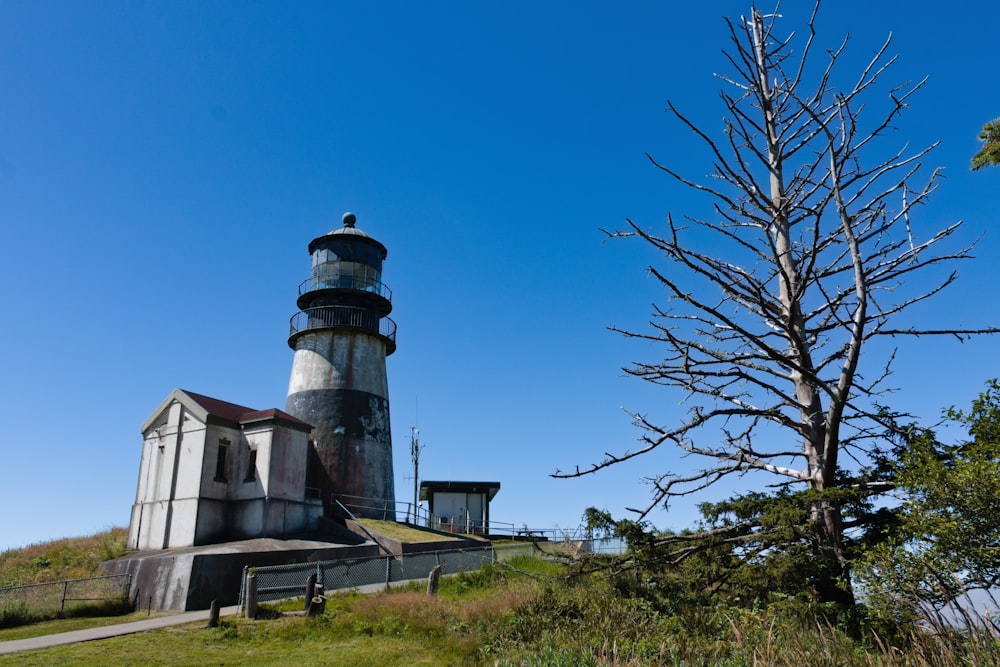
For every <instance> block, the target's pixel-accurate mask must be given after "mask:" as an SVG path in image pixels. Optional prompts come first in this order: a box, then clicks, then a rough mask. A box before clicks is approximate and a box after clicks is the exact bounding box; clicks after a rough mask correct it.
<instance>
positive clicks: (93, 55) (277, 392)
mask: <svg viewBox="0 0 1000 667" xmlns="http://www.w3.org/2000/svg"><path fill="white" fill-rule="evenodd" d="M807 4H808V3H805V2H802V3H800V2H795V3H791V2H788V3H786V5H787V6H786V7H784V8H783V11H784V12H785V13H786V15H787V19H786V20H787V23H786V26H787V28H788V29H792V28H793V27H797V26H799V24H800V23H799V19H800V18H801V13H802V12H803V11H804V6H805V5H807ZM793 5H794V6H793ZM747 9H748V4H746V3H744V2H731V1H729V0H726V1H722V2H701V3H697V2H694V3H668V2H655V3H654V2H642V3H611V2H608V3H597V2H577V3H518V2H515V3H480V2H469V3H435V2H421V3H415V2H398V3H367V2H364V3H363V2H351V3H346V2H329V3H314V4H309V3H293V4H291V5H290V6H289V7H281V6H279V3H259V2H229V3H226V2H213V3H203V2H180V1H178V2H152V1H142V0H134V1H132V2H4V3H2V4H0V229H2V233H3V242H2V243H0V281H2V284H3V289H2V291H0V312H2V316H3V326H2V327H0V405H2V406H3V409H4V413H5V418H4V420H3V429H2V432H0V455H2V456H0V549H3V548H8V547H13V546H21V545H24V544H27V543H31V542H35V541H39V540H44V539H48V538H54V537H62V536H68V535H78V534H85V533H89V532H93V531H96V530H100V529H103V528H107V527H110V526H121V525H127V522H128V517H129V511H130V507H131V504H132V502H133V501H134V497H135V488H136V478H137V473H138V467H139V456H140V446H141V438H140V434H139V425H140V424H141V423H142V422H143V420H144V419H145V418H146V417H147V416H149V414H150V412H151V411H152V410H153V409H154V408H155V407H156V406H157V405H158V403H159V402H160V401H161V400H162V399H163V398H164V397H165V396H166V395H167V393H168V392H170V391H171V390H172V389H173V388H175V387H181V388H185V389H190V390H192V391H196V392H199V393H203V394H208V395H211V396H215V397H218V398H221V399H224V400H228V401H232V402H235V403H241V404H244V405H248V406H251V407H254V408H260V409H264V408H269V407H279V408H283V407H284V404H285V392H286V389H287V383H288V376H289V372H290V369H291V362H292V352H291V351H290V350H289V349H288V347H287V344H286V336H287V332H288V318H289V317H290V316H291V315H292V314H293V313H294V312H295V296H296V287H297V285H298V284H299V282H300V281H301V280H302V279H304V278H305V277H306V275H307V271H308V266H309V258H308V254H307V249H306V246H307V244H308V243H309V241H310V240H311V239H312V238H314V237H316V236H319V235H321V234H323V233H325V232H327V231H329V230H331V229H333V228H335V227H337V226H339V225H340V216H341V214H342V213H343V212H344V211H347V210H351V211H354V212H355V213H356V214H357V216H358V226H359V227H360V228H362V229H364V230H365V231H366V232H368V233H370V234H371V235H373V236H374V237H375V238H377V239H379V240H380V241H382V242H383V243H384V244H385V245H386V246H387V247H388V248H389V257H388V260H387V262H386V264H385V273H384V277H385V280H386V282H387V284H388V285H389V286H390V287H391V288H392V290H393V295H394V307H395V310H394V312H393V315H392V316H393V318H394V319H395V320H396V322H397V323H398V325H399V335H398V342H399V349H398V351H397V352H396V354H394V355H393V356H392V357H390V358H389V362H388V370H389V384H390V401H391V409H392V424H393V427H392V430H393V440H394V448H395V462H396V481H397V496H398V498H400V499H407V498H409V497H410V496H411V493H412V491H411V489H412V481H411V480H408V479H407V477H408V476H409V474H410V472H409V456H408V444H409V428H410V426H411V425H412V424H414V423H415V422H416V423H418V425H419V426H420V428H421V430H422V439H423V442H424V444H425V445H426V449H425V450H424V454H423V457H422V460H421V473H422V475H421V476H422V477H423V478H425V479H458V480H463V479H465V480H499V481H500V482H501V483H502V485H503V488H502V489H501V491H500V493H499V495H498V496H497V498H496V500H495V501H494V505H493V512H492V513H493V518H494V519H497V520H500V521H506V522H511V523H516V524H518V525H521V524H528V525H529V526H533V527H534V526H539V527H541V526H555V525H558V526H561V527H564V528H573V527H575V526H576V525H577V524H578V522H579V519H580V516H581V514H582V511H583V509H584V508H585V507H587V506H589V505H596V506H599V507H603V508H606V509H608V510H610V511H612V512H613V513H615V514H617V515H624V514H625V511H624V508H625V507H627V506H633V507H635V506H642V505H644V504H645V502H646V501H647V499H648V488H647V487H645V486H644V485H643V484H642V482H641V480H642V478H643V477H644V476H646V475H648V474H651V473H653V472H658V471H659V472H662V471H666V470H668V469H671V467H674V466H678V465H681V464H682V463H681V462H678V460H677V457H676V454H675V453H674V452H672V451H663V452H658V453H656V454H654V455H652V456H649V457H647V458H646V459H643V460H639V461H636V462H634V463H632V464H630V465H626V466H622V467H621V469H619V470H614V471H609V472H607V473H605V474H602V475H599V476H597V477H594V478H588V479H583V480H554V479H551V478H550V477H549V473H551V472H553V471H554V470H555V469H557V468H563V469H567V468H571V467H573V466H574V465H576V464H581V465H583V464H587V463H590V462H593V461H595V460H598V459H600V458H601V457H602V456H603V453H604V452H605V451H623V450H625V449H628V448H631V447H634V446H635V439H636V438H637V436H638V435H639V433H638V432H637V431H636V430H635V429H634V428H633V427H632V426H631V425H630V422H629V419H628V417H627V416H626V415H625V414H624V413H623V412H622V411H621V406H626V407H629V408H631V409H633V410H637V411H640V412H645V413H648V414H650V415H651V416H655V418H656V419H657V420H659V421H663V422H669V421H670V420H671V419H673V418H675V416H676V417H677V418H679V417H680V415H681V414H682V412H681V409H680V408H679V407H678V399H679V398H680V397H679V396H677V395H674V394H671V393H669V392H668V391H665V390H656V389H655V388H652V387H646V386H643V384H642V383H641V382H640V381H638V380H634V379H628V378H626V377H624V375H623V373H622V372H621V370H620V369H621V367H622V366H626V365H628V364H629V363H630V361H632V360H638V359H645V360H653V359H656V358H657V356H656V355H657V350H656V349H655V348H654V347H651V346H648V345H643V344H640V343H636V342H632V341H627V340H623V339H622V338H620V337H619V336H617V335H616V334H614V333H612V332H610V331H608V330H607V327H609V326H613V325H614V326H620V327H626V328H635V329H642V328H644V327H645V326H646V322H647V320H648V315H649V313H650V304H651V303H653V302H654V301H660V302H662V299H661V296H662V295H661V294H660V293H659V292H658V290H657V288H656V286H655V285H654V284H653V283H652V280H651V279H650V278H649V277H647V275H646V274H645V272H644V269H645V267H646V266H647V265H648V264H650V263H651V262H657V259H656V258H655V256H653V255H652V254H651V253H650V252H649V251H648V250H647V249H646V248H644V247H642V246H641V245H639V244H638V243H629V242H611V243H603V242H602V238H603V237H602V235H601V233H600V232H599V231H598V230H599V228H602V227H603V228H614V227H617V226H620V225H622V224H623V221H624V218H625V217H626V216H629V217H631V218H632V219H634V220H636V221H638V222H639V223H640V224H642V225H644V226H649V227H655V226H658V225H662V223H663V221H664V219H665V216H666V214H667V213H668V212H671V211H672V212H673V213H675V214H679V215H680V214H685V213H699V212H703V211H704V206H705V201H704V200H703V199H701V198H698V197H695V196H693V195H692V193H690V192H687V191H685V190H683V189H681V188H679V187H678V186H677V185H676V184H675V183H673V182H671V181H670V180H669V179H668V178H667V177H666V176H665V175H663V174H661V173H659V172H657V171H656V170H655V169H654V168H653V167H651V166H650V165H649V163H648V162H647V160H646V158H645V157H644V153H645V152H647V151H648V152H650V153H652V154H653V155H655V156H656V157H657V158H658V159H659V160H661V161H663V162H667V163H669V164H671V165H674V166H677V167H679V168H681V169H684V168H685V167H689V168H690V169H693V170H695V171H696V172H697V169H698V168H700V167H699V165H702V164H703V161H702V160H701V158H700V157H699V154H698V152H697V151H698V145H697V144H696V143H695V142H694V141H693V140H692V139H691V137H690V135H689V134H688V133H687V132H685V131H684V129H683V128H682V127H680V126H679V125H678V124H677V123H676V122H672V121H671V119H670V118H669V117H668V116H667V115H666V114H665V113H663V108H664V106H665V103H666V100H667V99H670V100H672V101H673V102H674V103H676V104H677V105H678V106H680V107H681V108H682V109H684V110H685V111H686V112H688V113H689V114H690V115H691V116H692V117H694V118H696V119H697V120H698V121H699V122H701V123H702V124H703V125H704V126H705V127H706V129H709V130H711V131H717V130H718V129H719V126H720V123H719V121H720V119H721V117H722V110H721V107H720V104H719V101H718V97H717V95H716V92H717V90H718V89H719V88H720V86H721V85H722V84H721V83H720V82H719V81H718V80H717V79H715V78H713V73H714V72H724V71H726V69H727V67H728V66H727V64H726V62H725V60H724V59H723V58H722V55H721V50H722V49H723V47H724V46H726V44H725V40H726V33H725V27H724V24H723V22H722V17H723V16H725V15H729V16H732V17H736V16H738V15H739V14H740V13H745V12H746V11H747ZM997 24H1000V3H996V2H987V1H985V0H983V1H980V2H961V1H960V2H956V3H951V4H948V5H942V4H941V3H938V2H933V3H932V2H915V3H909V4H907V5H906V6H905V8H904V7H903V6H902V5H899V6H896V5H892V3H875V2H870V1H866V2H860V1H855V0H846V1H845V0H837V2H828V3H827V6H826V7H824V8H823V9H822V10H821V14H820V20H819V27H820V35H819V40H820V44H821V45H822V46H834V45H836V44H838V43H839V40H840V39H841V38H842V37H843V36H844V34H845V33H847V32H850V34H851V39H852V43H851V46H850V50H849V53H850V57H849V58H848V59H847V61H846V64H848V65H849V63H852V62H854V63H856V62H857V61H859V60H863V59H865V58H867V57H868V56H870V54H871V53H872V52H873V51H874V50H875V49H876V48H877V47H878V46H879V45H880V44H881V41H882V40H883V39H884V38H885V37H886V36H887V34H888V33H889V32H893V33H894V45H893V46H892V47H891V52H893V53H898V54H899V55H900V60H899V63H898V64H897V65H896V66H895V68H894V71H893V72H892V74H891V76H890V77H889V78H890V79H891V80H892V81H900V82H902V81H905V80H910V79H919V78H922V77H924V76H929V77H930V81H929V83H928V85H927V87H926V88H925V89H924V91H923V92H922V93H920V94H918V95H917V96H916V97H915V98H914V99H913V101H912V107H913V108H912V109H911V111H910V113H908V114H907V115H905V116H904V117H903V118H902V120H901V121H900V123H899V124H898V127H899V132H898V133H897V136H896V139H897V140H898V144H899V145H902V144H903V143H905V142H908V143H910V144H911V145H912V146H914V147H919V146H923V145H925V144H928V143H930V142H932V141H936V140H941V142H942V144H941V146H940V148H939V149H938V150H937V151H935V152H934V153H933V154H932V156H931V159H930V160H929V162H930V163H933V164H935V165H940V166H941V167H943V168H944V173H945V175H946V179H945V180H944V181H943V182H942V186H941V189H940V190H939V192H938V194H937V195H936V196H935V198H934V199H933V202H932V204H931V205H929V206H927V207H924V208H922V209H920V210H919V211H918V219H917V220H916V225H917V233H918V235H919V234H920V233H921V232H923V233H925V234H926V233H930V231H932V230H934V229H937V228H939V227H941V226H944V225H945V224H947V223H949V222H951V221H953V220H956V219H963V220H965V221H966V226H965V228H964V230H963V232H962V234H961V236H962V239H961V240H963V241H971V240H973V239H974V238H976V237H979V236H983V239H982V241H981V244H980V246H979V249H978V252H977V255H978V257H979V259H978V260H977V261H976V262H974V263H966V264H964V265H962V266H960V267H959V268H960V271H961V274H962V278H961V279H960V281H959V282H958V284H957V285H956V286H955V287H953V288H952V289H951V290H950V291H949V292H947V293H946V294H945V295H944V296H942V297H940V298H939V299H938V300H936V301H935V302H934V304H933V306H931V307H929V308H927V309H925V310H924V311H922V316H923V317H924V318H926V319H928V320H935V321H938V322H940V323H942V324H948V325H956V326H959V325H968V326H979V325H986V324H992V325H996V324H998V323H1000V314H998V312H997V304H998V303H1000V298H998V296H1000V287H998V282H1000V281H997V280H996V272H995V270H994V262H995V261H996V257H997V255H998V251H1000V234H998V233H997V232H996V227H997V213H996V210H997V209H996V202H997V196H998V192H1000V189H998V185H1000V168H996V169H995V170H994V171H992V172H991V171H986V172H981V173H977V174H972V173H970V172H969V170H968V164H969V158H970V157H971V155H972V154H973V153H974V152H975V151H976V150H977V149H978V147H979V142H978V141H977V139H976V134H977V132H978V131H979V129H980V127H981V126H982V124H983V123H984V122H986V121H988V120H991V119H992V118H994V117H996V116H998V115H1000V87H998V86H997V85H996V76H995V70H996V57H995V46H996V44H995V40H994V39H993V36H992V34H991V33H990V32H989V30H990V28H989V27H990V26H995V25H997ZM844 71H845V73H850V74H853V73H854V71H853V70H852V69H851V68H850V67H849V66H848V67H847V68H845V70H844ZM694 175H697V173H695V174H694ZM901 344H902V345H904V347H903V348H902V349H901V351H900V355H899V359H898V362H897V366H896V371H897V372H896V375H895V378H894V379H895V384H896V385H897V386H898V387H900V391H899V392H898V393H897V394H896V396H895V399H894V400H895V401H896V404H897V405H898V406H900V407H902V408H906V409H910V410H911V411H913V412H915V413H917V414H919V415H922V416H924V417H925V418H926V419H927V420H933V419H936V418H937V416H938V415H939V413H940V409H941V408H942V407H945V406H947V405H951V404H958V405H962V404H967V403H968V401H969V400H970V399H971V398H972V397H974V396H975V395H976V394H977V393H978V392H979V391H980V390H981V388H982V387H983V383H984V381H985V380H987V379H988V378H991V377H994V376H997V375H1000V369H998V366H997V358H998V351H1000V340H979V341H974V342H971V343H965V344H958V343H957V342H953V341H949V340H930V339H921V340H920V341H917V342H915V343H913V344H909V345H907V344H906V342H905V341H903V342H901ZM694 516H695V515H694V512H693V510H692V509H691V507H690V506H687V505H684V504H678V505H677V506H676V507H675V508H674V509H673V510H672V511H671V512H669V513H661V514H659V515H656V516H654V517H653V518H654V520H655V521H656V523H657V525H659V526H660V527H662V528H675V529H676V528H683V527H685V526H688V525H690V524H691V522H692V521H693V518H694Z"/></svg>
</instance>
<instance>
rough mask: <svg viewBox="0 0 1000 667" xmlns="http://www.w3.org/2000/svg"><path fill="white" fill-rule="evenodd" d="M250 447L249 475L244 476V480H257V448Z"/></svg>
mask: <svg viewBox="0 0 1000 667" xmlns="http://www.w3.org/2000/svg"><path fill="white" fill-rule="evenodd" d="M248 447H249V445H248ZM249 449H250V456H249V458H248V459H247V476H246V477H244V478H243V481H244V482H253V481H256V480H257V448H256V447H249Z"/></svg>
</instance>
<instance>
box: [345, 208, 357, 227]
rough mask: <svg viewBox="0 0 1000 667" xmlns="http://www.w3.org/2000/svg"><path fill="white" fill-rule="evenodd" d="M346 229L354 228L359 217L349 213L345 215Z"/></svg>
mask: <svg viewBox="0 0 1000 667" xmlns="http://www.w3.org/2000/svg"><path fill="white" fill-rule="evenodd" d="M343 219H344V227H353V226H354V223H355V222H357V221H358V217H357V216H356V215H354V214H353V213H351V212H350V211H348V212H347V213H345V214H344V218H343Z"/></svg>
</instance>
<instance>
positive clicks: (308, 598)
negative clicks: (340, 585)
mask: <svg viewBox="0 0 1000 667" xmlns="http://www.w3.org/2000/svg"><path fill="white" fill-rule="evenodd" d="M315 591H316V574H315V573H313V574H310V575H309V578H308V579H306V594H305V596H304V597H305V606H304V607H303V609H305V610H306V611H309V605H310V604H312V599H313V598H314V597H315V596H316V592H315Z"/></svg>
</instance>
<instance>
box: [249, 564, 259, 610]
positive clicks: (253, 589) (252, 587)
mask: <svg viewBox="0 0 1000 667" xmlns="http://www.w3.org/2000/svg"><path fill="white" fill-rule="evenodd" d="M247 618H257V573H256V572H254V571H253V570H249V571H248V572H247Z"/></svg>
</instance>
